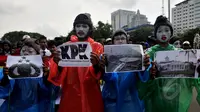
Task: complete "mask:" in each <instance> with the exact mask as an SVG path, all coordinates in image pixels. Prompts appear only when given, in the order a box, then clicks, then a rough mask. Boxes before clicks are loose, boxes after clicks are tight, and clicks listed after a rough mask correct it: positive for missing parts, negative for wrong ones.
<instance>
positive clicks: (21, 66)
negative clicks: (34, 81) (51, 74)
mask: <svg viewBox="0 0 200 112" xmlns="http://www.w3.org/2000/svg"><path fill="white" fill-rule="evenodd" d="M42 64H43V61H42V58H41V56H40V55H31V56H8V58H7V62H6V66H7V67H8V70H9V74H8V77H9V79H13V78H14V79H20V78H38V77H42V75H43V68H42V67H43V65H42Z"/></svg>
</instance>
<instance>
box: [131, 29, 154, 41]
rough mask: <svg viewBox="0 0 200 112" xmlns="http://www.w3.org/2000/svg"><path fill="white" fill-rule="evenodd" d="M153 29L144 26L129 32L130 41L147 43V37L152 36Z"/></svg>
mask: <svg viewBox="0 0 200 112" xmlns="http://www.w3.org/2000/svg"><path fill="white" fill-rule="evenodd" d="M152 32H153V27H151V26H145V27H141V28H138V29H136V30H134V31H131V32H129V33H128V34H129V35H130V38H131V40H133V41H137V42H141V41H147V39H148V36H150V35H152Z"/></svg>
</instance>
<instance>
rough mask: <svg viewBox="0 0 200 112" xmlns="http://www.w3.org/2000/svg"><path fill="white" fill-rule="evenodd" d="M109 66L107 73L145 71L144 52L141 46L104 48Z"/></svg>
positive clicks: (108, 46)
mask: <svg viewBox="0 0 200 112" xmlns="http://www.w3.org/2000/svg"><path fill="white" fill-rule="evenodd" d="M104 53H105V55H106V58H107V61H108V65H107V66H106V69H105V72H106V73H112V72H134V71H143V70H144V69H145V67H144V66H143V57H144V52H143V48H142V46H141V45H134V44H123V45H106V46H104Z"/></svg>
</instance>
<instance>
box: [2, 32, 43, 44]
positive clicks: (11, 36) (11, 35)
mask: <svg viewBox="0 0 200 112" xmlns="http://www.w3.org/2000/svg"><path fill="white" fill-rule="evenodd" d="M24 35H29V36H30V37H31V38H35V39H39V38H40V37H41V36H44V35H41V34H39V33H32V32H25V31H13V32H8V33H6V34H4V36H3V37H2V40H9V41H10V42H11V43H16V42H18V41H19V40H21V39H22V38H23V36H24Z"/></svg>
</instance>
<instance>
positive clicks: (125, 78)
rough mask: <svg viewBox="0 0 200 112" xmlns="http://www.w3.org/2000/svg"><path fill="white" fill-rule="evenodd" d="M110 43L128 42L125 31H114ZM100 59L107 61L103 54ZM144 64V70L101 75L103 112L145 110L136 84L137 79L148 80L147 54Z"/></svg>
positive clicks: (136, 111)
mask: <svg viewBox="0 0 200 112" xmlns="http://www.w3.org/2000/svg"><path fill="white" fill-rule="evenodd" d="M112 44H114V45H121V44H129V43H128V36H127V33H126V32H125V31H124V30H123V29H120V30H117V31H115V32H114V34H113V36H112ZM113 57H114V56H113ZM101 61H102V63H104V65H106V63H108V62H107V61H106V56H105V55H102V56H101ZM116 63H118V62H117V61H116V62H115V65H116ZM119 63H120V62H119ZM108 64H111V63H108ZM144 65H145V66H146V70H145V71H144V72H126V73H116V72H114V73H106V74H104V75H103V80H104V81H105V84H104V86H103V90H102V96H103V101H104V112H143V111H144V110H145V109H144V105H143V102H142V101H141V100H140V99H139V97H138V92H137V88H136V85H137V82H138V79H139V80H141V81H147V80H148V77H149V69H150V61H149V56H147V55H145V58H144ZM138 77H139V78H138Z"/></svg>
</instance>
